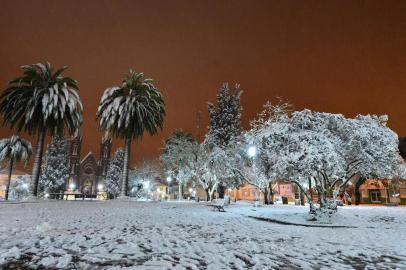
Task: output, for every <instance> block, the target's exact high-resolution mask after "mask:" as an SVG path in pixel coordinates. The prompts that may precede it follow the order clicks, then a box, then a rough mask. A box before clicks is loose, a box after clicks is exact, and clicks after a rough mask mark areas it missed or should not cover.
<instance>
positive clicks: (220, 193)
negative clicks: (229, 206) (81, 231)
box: [218, 185, 226, 199]
mask: <svg viewBox="0 0 406 270" xmlns="http://www.w3.org/2000/svg"><path fill="white" fill-rule="evenodd" d="M218 192H219V198H220V199H224V193H225V192H226V187H225V186H223V185H220V186H218Z"/></svg>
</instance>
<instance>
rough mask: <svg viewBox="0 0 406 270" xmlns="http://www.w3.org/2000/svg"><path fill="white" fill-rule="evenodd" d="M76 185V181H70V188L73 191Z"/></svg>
mask: <svg viewBox="0 0 406 270" xmlns="http://www.w3.org/2000/svg"><path fill="white" fill-rule="evenodd" d="M75 187H76V185H75V183H70V184H69V189H70V190H71V191H73V190H74V189H75Z"/></svg>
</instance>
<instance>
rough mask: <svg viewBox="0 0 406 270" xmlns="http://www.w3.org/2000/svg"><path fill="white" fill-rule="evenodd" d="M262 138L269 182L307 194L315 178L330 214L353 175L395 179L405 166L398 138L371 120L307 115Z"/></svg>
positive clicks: (284, 121)
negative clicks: (286, 182)
mask: <svg viewBox="0 0 406 270" xmlns="http://www.w3.org/2000/svg"><path fill="white" fill-rule="evenodd" d="M257 136H258V137H257V139H256V141H257V143H258V142H259V145H258V147H259V152H260V154H261V155H262V156H263V158H264V160H265V166H266V171H267V175H268V177H269V178H270V179H285V180H289V181H292V182H294V183H296V184H297V185H298V187H299V188H300V189H301V190H302V191H303V193H304V194H305V195H306V193H305V186H306V185H308V183H309V179H310V183H311V184H312V185H314V187H315V188H316V190H317V192H318V198H319V204H320V209H321V210H323V211H324V210H326V211H327V212H328V213H332V212H334V211H335V210H336V204H335V198H334V196H335V194H336V193H337V192H338V191H339V190H340V189H341V188H342V187H343V186H344V185H345V184H346V183H347V182H348V181H349V180H350V179H351V177H352V176H354V175H355V174H357V173H358V174H362V175H368V176H374V177H377V178H391V177H392V176H393V175H394V174H395V173H396V170H397V168H398V166H399V163H400V162H401V160H400V156H399V152H398V139H397V135H396V134H395V133H394V132H393V131H392V130H390V129H389V128H388V127H386V126H385V125H382V123H381V122H380V121H378V120H377V117H374V116H369V115H367V116H361V115H360V116H357V117H355V118H353V119H350V118H345V117H344V116H343V115H341V114H330V113H319V112H313V111H310V110H303V111H298V112H294V113H292V115H291V116H284V117H281V118H280V119H279V120H277V121H274V122H273V123H272V125H266V126H264V128H263V129H262V130H260V131H259V132H257ZM306 196H307V195H306ZM331 198H332V199H331ZM308 199H309V202H310V203H311V201H310V198H308ZM316 210H317V209H316V208H314V205H313V204H312V203H311V211H312V213H314V214H315V213H316V212H317V211H316Z"/></svg>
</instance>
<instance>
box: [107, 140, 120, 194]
mask: <svg viewBox="0 0 406 270" xmlns="http://www.w3.org/2000/svg"><path fill="white" fill-rule="evenodd" d="M123 162H124V151H123V149H122V148H118V149H117V150H116V152H115V153H114V156H113V159H112V160H111V161H110V164H109V168H108V170H107V174H106V179H105V181H104V186H105V189H106V192H107V193H108V194H109V195H111V196H113V197H117V196H118V195H119V193H120V188H121V179H122V174H123Z"/></svg>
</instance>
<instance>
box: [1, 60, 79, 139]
mask: <svg viewBox="0 0 406 270" xmlns="http://www.w3.org/2000/svg"><path fill="white" fill-rule="evenodd" d="M66 68H67V67H62V68H60V69H58V70H56V71H55V72H54V70H53V69H52V67H51V64H50V63H45V64H42V63H38V64H33V65H25V66H22V70H23V76H21V77H18V78H16V79H15V80H12V81H10V83H9V85H8V87H7V89H6V90H5V91H4V92H3V93H2V94H1V96H0V113H1V114H2V115H3V119H4V122H5V123H8V124H9V125H10V126H11V127H14V126H17V130H18V131H21V130H24V131H27V132H28V133H29V134H35V133H37V131H39V130H43V129H46V130H47V131H49V133H50V134H51V135H53V134H55V133H59V134H61V133H63V130H64V126H66V127H67V130H68V132H69V133H70V134H73V133H74V132H75V131H76V130H77V129H78V127H79V126H80V125H81V124H82V111H83V107H82V103H81V101H80V98H79V95H78V93H77V92H76V90H77V89H78V87H77V82H76V81H75V80H74V79H72V78H70V77H63V76H62V73H63V71H64V70H65V69H66Z"/></svg>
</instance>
